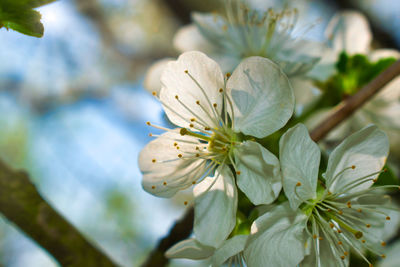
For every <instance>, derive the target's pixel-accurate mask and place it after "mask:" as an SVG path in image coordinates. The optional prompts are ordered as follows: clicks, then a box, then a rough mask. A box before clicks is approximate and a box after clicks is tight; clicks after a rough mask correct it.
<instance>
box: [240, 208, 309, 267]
mask: <svg viewBox="0 0 400 267" xmlns="http://www.w3.org/2000/svg"><path fill="white" fill-rule="evenodd" d="M288 204H289V203H287V202H286V203H285V204H282V205H279V206H276V207H275V208H273V209H272V210H271V211H270V212H267V213H266V214H264V215H263V216H261V217H259V218H258V219H257V220H255V221H254V223H253V225H252V226H251V235H250V236H249V239H248V242H247V246H246V248H245V250H244V256H245V259H246V263H247V266H249V267H264V266H265V264H266V263H267V262H268V266H276V267H287V266H296V265H297V264H299V262H300V261H301V260H302V259H303V258H304V255H305V244H306V240H307V238H306V235H305V233H304V229H305V227H306V222H307V216H306V215H305V214H303V213H301V212H299V211H296V212H295V211H293V210H292V209H291V208H290V207H289V205H288Z"/></svg>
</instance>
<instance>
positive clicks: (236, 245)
mask: <svg viewBox="0 0 400 267" xmlns="http://www.w3.org/2000/svg"><path fill="white" fill-rule="evenodd" d="M247 237H248V235H237V236H234V237H232V238H230V239H228V240H225V241H224V242H223V243H222V245H221V247H220V248H218V249H217V250H216V251H215V253H214V255H213V256H212V258H211V261H212V265H211V266H212V267H219V266H222V264H224V262H226V261H227V260H228V259H229V258H230V257H232V256H235V255H236V254H239V253H240V252H242V251H243V250H244V246H245V245H246V241H247Z"/></svg>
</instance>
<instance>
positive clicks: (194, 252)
mask: <svg viewBox="0 0 400 267" xmlns="http://www.w3.org/2000/svg"><path fill="white" fill-rule="evenodd" d="M214 251H215V248H213V247H209V246H205V245H202V244H201V243H200V242H198V241H197V240H196V239H194V238H190V239H186V240H183V241H181V242H179V243H177V244H175V245H174V246H172V247H171V248H169V249H168V250H167V252H165V255H166V256H167V258H184V259H192V260H201V259H206V258H208V257H210V256H211V255H212V254H213V253H214Z"/></svg>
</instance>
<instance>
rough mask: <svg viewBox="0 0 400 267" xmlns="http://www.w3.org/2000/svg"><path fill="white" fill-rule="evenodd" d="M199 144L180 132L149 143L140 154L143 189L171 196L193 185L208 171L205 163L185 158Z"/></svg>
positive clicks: (165, 134) (172, 132)
mask: <svg viewBox="0 0 400 267" xmlns="http://www.w3.org/2000/svg"><path fill="white" fill-rule="evenodd" d="M187 142H190V143H187ZM174 143H177V145H176V146H175V145H174ZM196 145H199V143H198V142H197V140H196V139H195V138H191V137H190V136H181V135H180V134H179V129H177V130H174V131H171V132H167V133H164V134H162V135H161V136H160V137H159V138H157V139H155V140H153V141H151V142H150V143H148V144H147V145H146V146H145V147H144V148H143V150H142V151H141V152H140V155H139V167H140V171H141V172H142V173H143V181H142V185H143V188H144V190H146V191H147V192H149V193H150V194H154V195H157V196H160V197H171V196H173V195H174V194H175V193H176V192H177V191H179V190H182V189H185V188H187V187H189V186H191V185H192V182H193V181H196V179H199V178H200V177H201V176H202V174H203V173H204V172H205V164H206V161H205V160H201V159H198V158H194V159H191V158H187V157H186V155H187V152H189V151H195V147H196ZM177 148H179V150H178V149H177ZM179 154H181V155H182V158H179V156H178V155H179Z"/></svg>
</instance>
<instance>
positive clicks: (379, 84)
mask: <svg viewBox="0 0 400 267" xmlns="http://www.w3.org/2000/svg"><path fill="white" fill-rule="evenodd" d="M398 75H400V60H397V61H396V62H395V63H393V64H392V65H391V66H390V67H389V68H387V69H386V70H385V71H383V72H382V73H381V74H379V75H378V77H376V78H375V79H374V80H372V81H371V82H370V83H369V84H367V85H366V86H364V87H363V88H362V89H361V90H360V91H359V92H357V93H356V94H355V95H353V96H351V97H349V98H348V99H346V100H344V101H343V102H342V103H341V104H339V106H338V108H337V109H335V110H334V111H333V113H332V114H331V115H330V116H329V117H328V118H327V119H326V120H325V121H323V122H322V123H321V124H320V125H319V126H317V127H316V128H315V129H314V130H313V131H312V132H311V139H313V140H314V141H316V142H318V141H320V140H321V139H323V138H324V137H325V136H326V135H327V134H328V133H329V132H330V131H331V130H332V129H333V128H335V127H336V126H337V125H339V124H340V123H341V122H342V121H344V120H345V119H347V118H348V117H349V116H350V115H352V114H353V113H354V112H355V111H356V110H357V109H358V108H360V107H361V106H362V105H364V104H365V103H366V102H367V101H368V100H370V99H371V98H372V97H373V96H374V95H375V94H377V93H378V92H379V91H380V90H381V89H383V88H384V86H385V85H386V84H388V83H389V82H390V81H392V80H393V79H394V78H395V77H397V76H398Z"/></svg>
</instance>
